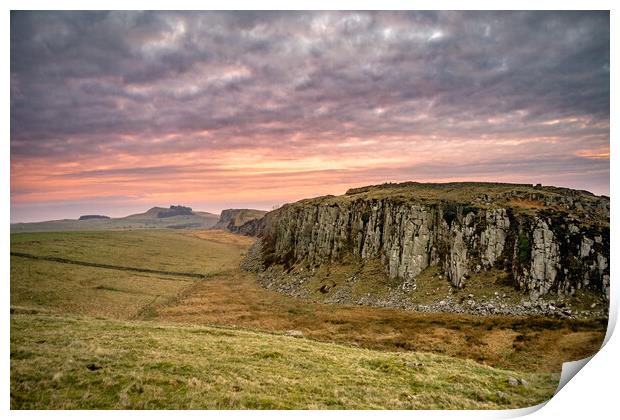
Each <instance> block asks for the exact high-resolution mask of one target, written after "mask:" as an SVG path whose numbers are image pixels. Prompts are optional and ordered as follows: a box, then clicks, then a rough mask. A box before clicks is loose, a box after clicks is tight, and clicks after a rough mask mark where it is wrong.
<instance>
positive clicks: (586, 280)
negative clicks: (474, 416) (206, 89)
mask: <svg viewBox="0 0 620 420" xmlns="http://www.w3.org/2000/svg"><path fill="white" fill-rule="evenodd" d="M237 230H238V231H239V232H241V233H245V234H250V235H256V236H258V237H260V238H261V241H260V246H261V250H260V259H261V263H262V266H263V268H268V267H270V266H279V267H282V268H283V269H285V270H288V269H290V267H293V266H298V267H308V268H312V267H318V266H320V265H321V264H326V263H337V262H338V261H340V260H342V259H343V258H346V257H348V256H351V257H352V258H354V259H355V260H357V261H358V262H359V263H360V264H364V263H365V262H367V261H371V260H372V261H380V263H381V266H382V267H383V270H384V273H385V274H386V275H387V276H388V277H389V278H390V279H395V280H397V281H400V282H403V283H407V284H409V285H411V284H413V287H414V288H415V282H416V277H417V276H419V275H420V273H422V272H423V271H424V270H425V269H427V268H428V267H437V268H439V271H440V272H441V273H442V274H441V277H442V278H445V279H447V280H448V281H449V282H450V283H451V284H452V285H453V286H454V287H455V288H463V287H466V285H467V284H468V280H469V279H470V278H471V276H472V275H475V274H477V273H480V272H484V271H486V270H491V269H493V270H501V271H502V272H505V273H507V275H508V277H509V281H510V282H511V283H512V284H513V286H514V287H515V288H517V289H519V290H520V291H522V292H524V293H526V294H528V295H529V296H530V297H531V298H532V299H538V298H539V297H541V296H543V295H550V294H555V295H558V296H570V295H572V294H574V293H575V292H576V291H577V290H589V291H591V292H594V293H596V294H600V295H601V296H604V297H606V298H607V299H608V296H609V198H607V197H604V196H603V197H599V196H595V195H593V194H591V193H588V192H586V191H576V190H570V189H565V188H556V187H542V186H532V185H517V184H487V183H450V184H419V183H404V184H384V185H381V186H372V187H364V188H358V189H352V190H349V191H348V192H347V193H346V194H345V195H343V196H338V197H335V196H325V197H319V198H314V199H309V200H302V201H300V202H297V203H293V204H288V205H285V206H283V207H281V208H279V209H277V210H274V211H272V212H269V213H268V214H267V215H265V217H263V218H261V219H257V220H253V221H250V222H248V223H245V224H243V225H242V226H240V227H239V228H238V229H237Z"/></svg>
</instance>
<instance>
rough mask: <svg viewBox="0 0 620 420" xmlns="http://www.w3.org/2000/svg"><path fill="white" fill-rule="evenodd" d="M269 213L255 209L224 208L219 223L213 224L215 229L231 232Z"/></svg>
mask: <svg viewBox="0 0 620 420" xmlns="http://www.w3.org/2000/svg"><path fill="white" fill-rule="evenodd" d="M265 214H267V212H266V211H264V210H255V209H226V210H222V214H220V219H219V220H218V222H217V224H216V225H215V226H213V228H214V229H224V230H229V231H231V232H236V231H237V228H239V226H241V225H243V224H244V223H246V222H249V221H250V220H256V219H260V218H261V217H263V216H264V215H265Z"/></svg>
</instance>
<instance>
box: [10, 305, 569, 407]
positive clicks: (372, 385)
mask: <svg viewBox="0 0 620 420" xmlns="http://www.w3.org/2000/svg"><path fill="white" fill-rule="evenodd" d="M11 332H12V334H11V407H12V408H14V409H15V408H65V409H67V408H147V409H157V408H168V409H170V408H177V409H178V408H191V409H198V408H220V409H221V408H260V409H262V408H348V409H353V408H357V409H372V408H389V409H398V408H400V409H403V408H426V409H428V408H452V409H454V408H461V409H462V408H506V407H515V408H516V407H524V406H530V405H535V404H538V403H540V402H543V401H545V400H547V399H548V398H550V397H551V395H552V393H553V391H554V390H555V388H556V386H557V381H558V377H557V375H556V374H525V373H521V372H512V371H507V370H500V369H494V368H490V367H486V366H482V365H479V364H477V363H474V362H471V361H466V360H460V359H456V358H450V357H444V356H437V355H431V354H425V353H413V352H407V353H404V352H400V353H391V352H380V351H373V350H365V349H359V348H355V347H350V346H342V345H337V344H330V343H319V342H315V341H310V340H306V339H299V338H293V337H286V336H281V335H271V334H265V333H258V332H252V331H242V330H232V329H224V328H212V327H196V326H160V325H157V324H153V323H146V322H119V321H111V320H100V319H92V318H66V317H53V316H43V315H13V316H12V317H11ZM511 377H512V378H520V379H523V380H525V381H526V385H525V386H523V385H518V386H511V385H509V383H508V380H509V378H511Z"/></svg>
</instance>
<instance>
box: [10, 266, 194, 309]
mask: <svg viewBox="0 0 620 420" xmlns="http://www.w3.org/2000/svg"><path fill="white" fill-rule="evenodd" d="M194 281H196V280H189V279H186V278H182V277H173V276H155V275H150V274H141V273H132V272H126V271H121V270H108V269H101V268H93V267H82V266H79V265H73V264H60V263H56V262H49V261H37V260H30V259H24V258H20V257H11V307H12V308H13V309H16V310H18V311H23V310H29V311H30V310H34V311H39V312H53V313H60V314H84V315H91V316H103V317H112V318H119V319H121V318H131V317H135V316H138V315H139V314H140V313H141V311H142V310H143V309H144V308H145V307H147V306H150V305H155V304H160V303H163V302H166V301H167V300H169V299H171V298H173V297H174V296H177V295H178V294H179V293H181V291H183V290H185V289H186V288H188V287H191V286H192V285H193V284H194V283H193V282H194Z"/></svg>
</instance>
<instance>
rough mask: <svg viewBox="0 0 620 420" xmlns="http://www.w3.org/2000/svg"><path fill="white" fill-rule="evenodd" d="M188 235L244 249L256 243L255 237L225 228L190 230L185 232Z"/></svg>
mask: <svg viewBox="0 0 620 420" xmlns="http://www.w3.org/2000/svg"><path fill="white" fill-rule="evenodd" d="M183 233H184V234H185V235H187V236H192V237H196V238H200V239H206V240H208V241H211V242H216V243H218V244H225V245H234V246H237V247H240V248H243V249H247V248H248V247H249V246H250V245H252V244H253V243H254V241H255V240H256V239H255V238H251V237H249V236H243V235H236V234H234V233H230V232H228V231H225V230H219V229H213V230H190V231H187V232H183Z"/></svg>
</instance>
